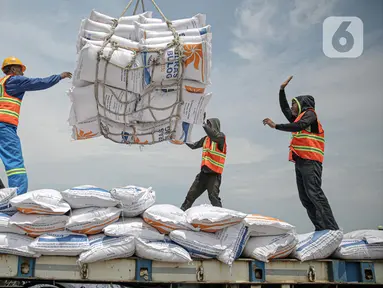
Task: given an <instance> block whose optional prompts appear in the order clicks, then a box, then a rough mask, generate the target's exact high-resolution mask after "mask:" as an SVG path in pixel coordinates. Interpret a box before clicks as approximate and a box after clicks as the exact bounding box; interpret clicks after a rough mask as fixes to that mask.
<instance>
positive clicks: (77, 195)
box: [61, 185, 118, 209]
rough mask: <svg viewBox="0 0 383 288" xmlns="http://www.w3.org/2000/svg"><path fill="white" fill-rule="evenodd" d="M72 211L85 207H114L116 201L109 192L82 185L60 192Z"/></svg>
mask: <svg viewBox="0 0 383 288" xmlns="http://www.w3.org/2000/svg"><path fill="white" fill-rule="evenodd" d="M61 194H62V196H63V198H64V200H65V201H67V202H68V203H69V205H70V206H71V208H72V209H79V208H86V207H104V208H107V207H115V206H117V204H118V200H117V199H114V198H113V197H112V195H111V194H110V192H109V191H108V190H105V189H101V188H99V187H96V186H93V185H82V186H77V187H73V188H71V189H67V190H65V191H63V192H61Z"/></svg>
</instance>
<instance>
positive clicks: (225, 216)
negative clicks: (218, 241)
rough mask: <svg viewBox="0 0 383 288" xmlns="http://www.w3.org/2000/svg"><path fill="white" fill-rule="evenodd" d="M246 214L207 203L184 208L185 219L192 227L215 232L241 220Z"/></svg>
mask: <svg viewBox="0 0 383 288" xmlns="http://www.w3.org/2000/svg"><path fill="white" fill-rule="evenodd" d="M245 217H246V214H244V213H242V212H238V211H235V210H230V209H226V208H221V207H215V206H212V205H209V204H203V205H200V206H195V207H192V208H190V209H188V210H186V219H187V221H188V223H190V224H191V225H193V227H195V228H197V229H199V230H201V231H205V232H217V231H219V230H222V229H224V228H226V227H230V226H233V225H235V224H238V223H240V222H242V220H243V219H244V218H245Z"/></svg>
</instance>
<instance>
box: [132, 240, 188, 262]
mask: <svg viewBox="0 0 383 288" xmlns="http://www.w3.org/2000/svg"><path fill="white" fill-rule="evenodd" d="M136 255H137V256H138V257H140V258H143V259H149V260H153V261H162V262H173V263H174V262H175V263H187V262H191V261H192V259H191V258H190V255H189V253H188V252H187V251H186V250H185V249H184V248H182V247H180V246H179V245H177V244H175V243H172V242H169V241H148V240H143V239H140V238H137V239H136Z"/></svg>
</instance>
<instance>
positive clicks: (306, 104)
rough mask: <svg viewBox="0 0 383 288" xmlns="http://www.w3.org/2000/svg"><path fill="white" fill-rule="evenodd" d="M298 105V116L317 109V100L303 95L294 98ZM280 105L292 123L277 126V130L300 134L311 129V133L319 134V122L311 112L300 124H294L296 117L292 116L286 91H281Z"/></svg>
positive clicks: (303, 117)
mask: <svg viewBox="0 0 383 288" xmlns="http://www.w3.org/2000/svg"><path fill="white" fill-rule="evenodd" d="M293 100H295V101H296V102H297V103H298V106H299V111H298V115H299V114H301V113H302V112H304V111H306V110H307V109H309V108H312V109H315V99H314V97H313V96H310V95H302V96H298V97H295V98H293ZM279 104H280V106H281V110H282V112H283V114H284V115H285V117H286V118H287V120H288V121H289V122H290V123H288V124H277V125H276V126H275V129H277V130H281V131H286V132H299V131H302V130H304V129H306V128H308V127H310V126H311V127H310V128H311V132H313V133H318V132H319V129H318V122H317V117H316V115H315V113H314V112H313V111H311V110H309V111H307V112H306V113H305V114H304V115H303V116H302V118H301V119H300V120H299V121H298V122H294V121H295V119H296V117H294V116H293V115H292V112H291V109H290V106H289V103H288V102H287V99H286V94H285V90H284V89H280V90H279Z"/></svg>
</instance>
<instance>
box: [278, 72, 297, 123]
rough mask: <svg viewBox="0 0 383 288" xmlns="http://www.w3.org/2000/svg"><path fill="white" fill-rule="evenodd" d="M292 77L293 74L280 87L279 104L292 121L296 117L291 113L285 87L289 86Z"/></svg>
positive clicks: (288, 119)
mask: <svg viewBox="0 0 383 288" xmlns="http://www.w3.org/2000/svg"><path fill="white" fill-rule="evenodd" d="M292 78H293V76H290V77H289V78H288V79H287V80H286V81H285V82H283V83H282V85H281V87H280V89H279V105H280V107H281V110H282V113H283V115H285V117H286V119H287V121H289V122H290V123H293V122H294V120H295V117H294V116H293V114H292V113H291V109H290V106H289V103H288V102H287V99H286V93H285V87H286V86H287V84H289V82H290V80H291V79H292Z"/></svg>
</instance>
